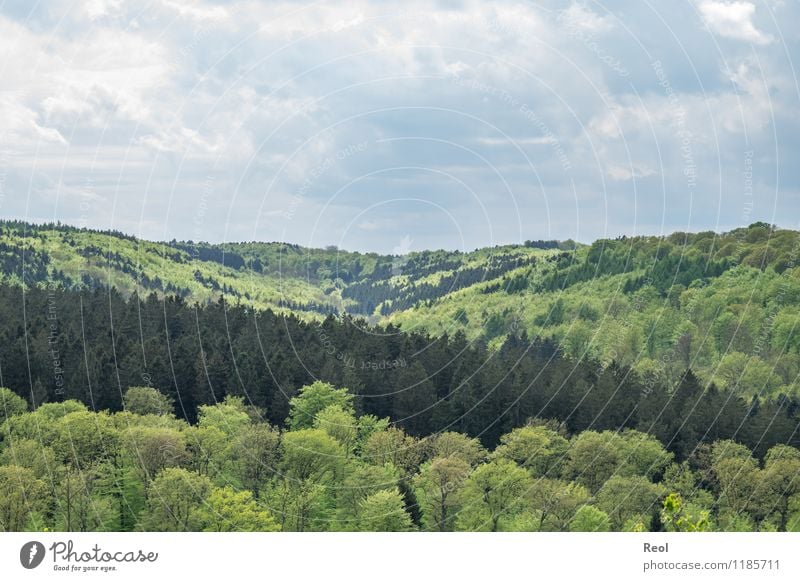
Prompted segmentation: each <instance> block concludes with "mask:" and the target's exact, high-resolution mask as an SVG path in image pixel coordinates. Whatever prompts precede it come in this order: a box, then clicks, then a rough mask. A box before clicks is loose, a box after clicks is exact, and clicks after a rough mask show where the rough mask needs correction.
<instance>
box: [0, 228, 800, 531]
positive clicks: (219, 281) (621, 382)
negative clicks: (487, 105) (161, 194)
mask: <svg viewBox="0 0 800 581" xmlns="http://www.w3.org/2000/svg"><path fill="white" fill-rule="evenodd" d="M2 239H3V243H2V246H0V253H2V276H3V280H2V284H0V385H2V386H4V387H2V388H0V529H2V530H5V531H15V530H58V531H90V530H113V531H116V530H121V531H133V530H154V531H172V530H176V531H195V530H198V531H278V530H283V531H324V530H331V531H335V530H349V531H356V530H364V531H406V530H427V531H454V530H457V531H478V530H480V531H713V530H722V531H746V530H747V531H750V530H761V531H775V530H777V531H787V530H800V479H798V478H797V476H798V475H800V449H798V448H799V447H800V430H798V426H799V425H800V400H798V398H797V395H796V393H797V391H796V388H795V387H796V377H797V371H798V358H799V357H800V354H799V353H798V345H800V341H798V338H797V337H798V333H797V331H796V330H795V325H796V322H797V317H798V312H800V311H798V308H800V283H798V277H797V276H796V275H795V268H794V266H795V265H794V261H795V258H796V252H795V250H794V249H795V248H796V247H797V246H796V239H797V233H794V232H791V231H776V230H775V229H774V228H772V227H771V226H769V225H764V224H755V225H753V226H751V227H750V228H748V229H743V230H742V231H738V232H735V233H729V234H727V235H717V236H714V237H707V236H704V235H681V236H678V235H676V236H673V237H670V239H662V240H660V241H658V240H653V239H633V240H623V239H618V240H616V241H604V243H603V244H599V243H595V244H594V245H591V246H589V247H586V246H581V245H577V244H575V243H573V242H565V243H556V242H548V241H537V242H530V243H526V244H524V245H520V246H517V247H499V248H496V249H483V250H480V251H476V252H474V253H471V254H464V253H448V252H444V251H439V252H428V253H417V254H412V255H411V256H405V257H397V256H395V257H392V256H378V255H359V254H357V253H345V252H342V251H339V250H338V249H328V250H325V251H311V250H308V249H302V248H299V247H296V248H291V247H287V246H286V245H259V244H256V243H253V244H249V245H238V247H237V245H230V246H215V245H205V244H198V243H189V242H187V243H179V242H172V243H169V244H158V243H149V242H141V241H137V240H136V239H133V238H131V237H127V236H125V235H123V234H121V233H116V232H107V233H99V232H92V231H85V230H76V229H71V228H68V227H62V226H60V225H58V226H56V225H53V226H43V227H37V226H31V225H26V224H23V223H5V225H4V226H3V229H2ZM732 245H733V247H731V246H732ZM276 264H278V265H280V269H279V268H277V267H276V266H275V265H276ZM187 276H188V277H189V278H182V277H187ZM156 281H158V282H156ZM292 293H294V294H292ZM748 293H749V297H748ZM603 325H610V327H608V328H606V329H605V330H602V329H603ZM592 329H594V332H592ZM608 329H613V332H612V331H608Z"/></svg>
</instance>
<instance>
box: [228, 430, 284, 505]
mask: <svg viewBox="0 0 800 581" xmlns="http://www.w3.org/2000/svg"><path fill="white" fill-rule="evenodd" d="M231 445H232V450H233V458H234V462H235V474H236V475H237V476H238V478H239V482H241V484H242V486H244V487H245V488H247V489H248V490H250V491H251V492H252V493H253V496H255V497H256V498H258V497H259V495H260V492H261V489H262V488H263V487H264V486H265V484H266V483H267V481H268V480H269V479H270V478H274V477H276V476H277V474H278V460H279V457H280V452H279V446H280V434H279V433H278V431H277V430H276V429H275V428H273V427H272V426H270V425H268V424H255V425H249V426H245V427H244V428H242V430H241V431H240V432H239V433H238V434H235V435H234V436H233V441H232V442H231Z"/></svg>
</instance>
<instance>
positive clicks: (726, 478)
mask: <svg viewBox="0 0 800 581" xmlns="http://www.w3.org/2000/svg"><path fill="white" fill-rule="evenodd" d="M711 468H712V470H713V473H714V476H715V477H716V479H717V483H718V487H719V499H720V505H721V507H722V508H724V509H727V510H729V511H730V512H731V513H732V514H735V515H742V514H743V513H750V514H751V515H753V514H756V512H757V511H758V509H759V506H758V504H759V503H758V499H757V496H756V491H757V490H758V488H759V484H760V481H761V470H760V469H759V468H758V463H757V462H756V460H755V459H754V458H753V457H752V455H751V454H750V450H748V449H747V448H746V447H745V446H742V445H741V444H737V443H735V442H732V441H730V440H724V441H721V442H716V443H714V445H713V446H712V447H711Z"/></svg>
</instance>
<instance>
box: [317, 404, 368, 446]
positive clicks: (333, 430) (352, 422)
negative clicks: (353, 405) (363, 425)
mask: <svg viewBox="0 0 800 581" xmlns="http://www.w3.org/2000/svg"><path fill="white" fill-rule="evenodd" d="M314 427H315V428H320V429H322V430H324V431H325V433H326V434H328V435H329V436H330V437H332V438H333V439H334V440H336V441H337V442H339V444H340V445H341V446H342V449H343V450H344V451H345V454H346V455H348V456H349V455H350V453H351V452H352V451H353V449H354V448H355V446H356V443H357V440H358V421H357V420H356V416H355V414H354V413H353V412H352V411H350V410H345V409H343V408H342V407H341V406H340V405H339V404H333V405H329V406H328V407H326V408H325V409H323V410H322V411H320V412H319V413H318V414H317V415H316V417H315V418H314Z"/></svg>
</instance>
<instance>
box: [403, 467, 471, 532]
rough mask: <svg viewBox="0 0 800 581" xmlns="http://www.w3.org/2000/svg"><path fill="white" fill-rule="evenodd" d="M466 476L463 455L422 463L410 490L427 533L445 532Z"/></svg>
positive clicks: (451, 523)
mask: <svg viewBox="0 0 800 581" xmlns="http://www.w3.org/2000/svg"><path fill="white" fill-rule="evenodd" d="M469 473H470V465H469V464H468V463H467V462H466V461H465V460H464V458H463V456H459V455H455V454H453V455H450V456H445V457H436V458H433V460H430V461H429V462H426V463H425V464H423V465H422V467H421V468H420V472H419V474H417V475H416V476H414V479H413V487H414V494H415V496H416V498H417V503H418V504H419V508H420V510H421V512H422V524H423V525H424V526H425V528H426V529H427V530H431V531H447V530H451V529H452V527H453V522H452V521H453V520H454V515H455V514H456V513H457V512H458V506H459V505H458V499H459V492H460V491H461V489H462V488H463V486H464V483H465V482H466V480H467V477H468V476H469Z"/></svg>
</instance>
